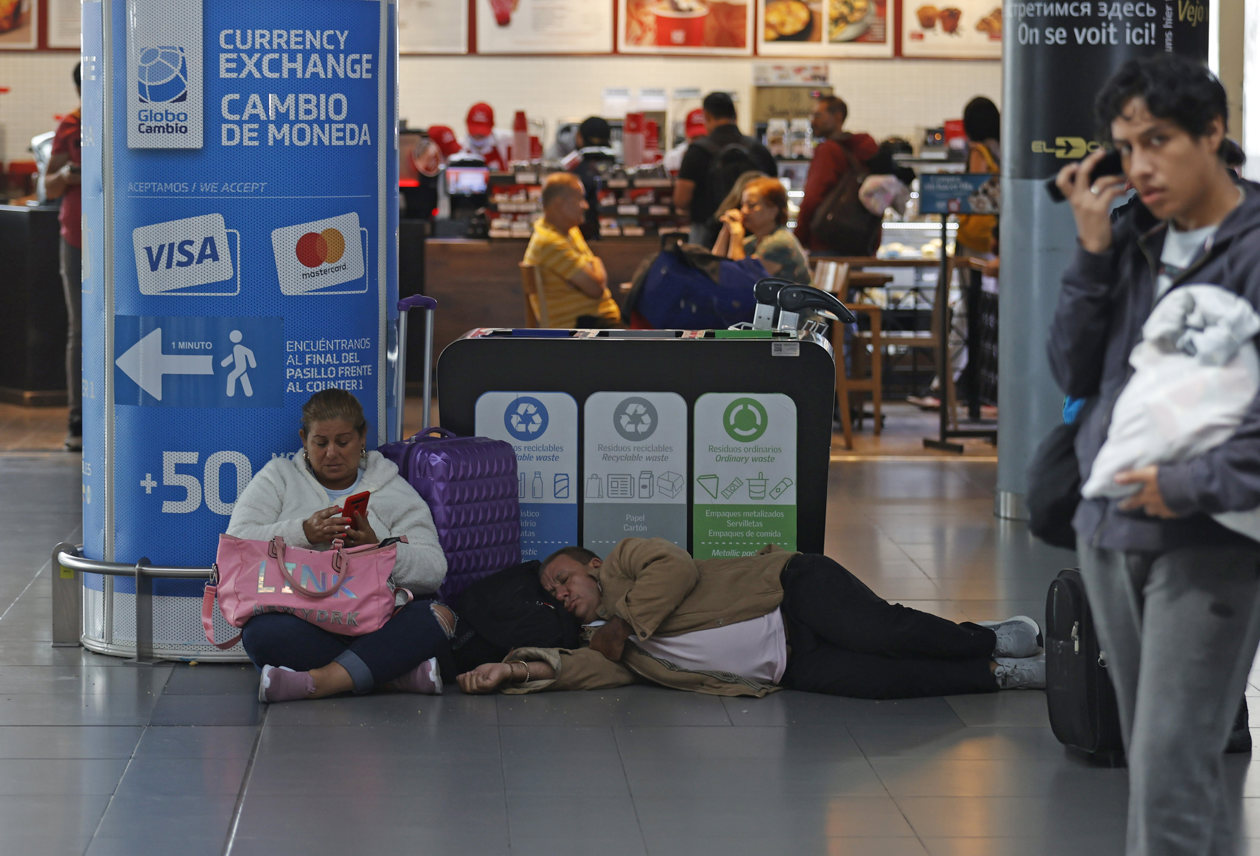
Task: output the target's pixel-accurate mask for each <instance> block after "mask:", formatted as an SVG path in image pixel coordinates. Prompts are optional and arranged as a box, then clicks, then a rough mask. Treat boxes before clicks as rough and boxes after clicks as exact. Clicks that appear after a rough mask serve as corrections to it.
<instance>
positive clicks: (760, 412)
mask: <svg viewBox="0 0 1260 856" xmlns="http://www.w3.org/2000/svg"><path fill="white" fill-rule="evenodd" d="M769 423H770V418H769V415H768V414H767V413H766V408H765V406H763V405H762V403H761V402H760V401H757V400H756V399H755V398H737V399H735V400H734V401H732V402H731V403H730V404H729V405H727V407H726V412H724V413H723V414H722V427H724V428H725V429H726V433H727V435H728V436H729V437H730V438H731V439H732V440H738V441H739V442H741V443H751V442H752V441H753V440H756V439H757V438H758V437H760V436H761V435H762V434H764V433H766V428H768V427H769Z"/></svg>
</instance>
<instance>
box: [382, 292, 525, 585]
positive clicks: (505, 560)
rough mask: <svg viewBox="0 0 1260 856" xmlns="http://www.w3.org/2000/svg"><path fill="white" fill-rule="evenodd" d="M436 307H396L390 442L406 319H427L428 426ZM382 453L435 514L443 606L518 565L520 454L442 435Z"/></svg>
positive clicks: (398, 429)
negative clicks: (412, 314) (417, 315)
mask: <svg viewBox="0 0 1260 856" xmlns="http://www.w3.org/2000/svg"><path fill="white" fill-rule="evenodd" d="M436 306H437V301H436V300H434V299H433V298H431V297H425V296H423V295H414V296H412V297H407V298H404V299H402V300H400V301H399V302H398V310H399V319H398V327H399V331H398V333H399V335H398V341H399V357H398V371H397V372H396V374H395V380H396V383H397V386H396V388H395V396H396V398H395V400H396V401H398V402H399V403H400V404H399V406H398V408H397V420H396V423H395V426H394V431H393V436H394V437H402V411H403V408H402V406H401V402H402V401H403V398H404V394H405V383H404V378H403V375H404V374H405V367H406V365H407V362H406V345H405V343H406V340H407V322H406V318H407V312H408V310H410V309H413V308H424V309H427V310H429V312H428V313H427V314H426V316H425V336H424V342H425V356H424V401H423V406H424V414H425V417H424V418H425V419H428V418H429V414H430V403H431V399H432V386H431V379H432V377H433V373H432V364H433V312H432V310H433V309H434V308H435V307H436ZM379 451H380V453H381V454H382V455H384V456H385V457H387V458H389V459H390V460H391V461H393V462H394V463H395V464H397V465H398V472H399V473H400V474H401V475H402V477H403V478H405V479H406V480H407V482H408V483H409V484H410V485H411V486H412V487H414V488H415V489H416V492H417V493H419V494H420V496H421V497H423V498H424V501H425V503H426V504H428V506H429V511H430V512H432V514H433V523H434V525H435V526H436V527H437V532H438V540H439V541H440V542H441V544H442V551H443V552H444V553H445V554H446V565H447V570H446V580H445V581H444V582H443V583H442V587H441V588H440V589H438V597H439V599H441V600H443V601H445V602H447V603H450V601H451V599H453V598H454V597H455V596H456V595H457V594H459V593H460V592H461V591H463V590H464V589H465V588H466V587H467V586H468V585H469V584H470V583H472V582H475V581H476V580H479V579H481V578H482V577H484V576H488V575H490V574H492V573H494V572H495V571H498V570H501V569H502V568H506V567H510V566H511V565H515V564H518V563H519V562H520V561H521V512H520V501H519V500H518V499H517V490H518V484H517V477H516V453H515V452H514V451H513V449H512V445H511V444H510V443H507V442H504V441H503V440H492V439H490V438H488V437H456V436H455V435H454V434H452V433H451V432H450V431H447V430H445V429H442V428H425V429H424V430H422V431H419V432H417V433H416V434H414V435H412V436H411V437H409V438H407V439H406V440H397V441H395V442H392V443H386V444H384V445H383V446H381V447H380V449H379Z"/></svg>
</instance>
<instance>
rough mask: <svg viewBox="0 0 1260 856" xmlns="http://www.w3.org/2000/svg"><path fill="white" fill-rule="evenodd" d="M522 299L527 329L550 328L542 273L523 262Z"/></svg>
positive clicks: (521, 266) (521, 265)
mask: <svg viewBox="0 0 1260 856" xmlns="http://www.w3.org/2000/svg"><path fill="white" fill-rule="evenodd" d="M520 268H521V298H522V299H523V300H524V303H525V326H526V327H550V326H551V319H550V317H549V316H548V314H547V296H546V295H545V294H544V293H543V284H542V271H540V270H539V269H538V268H536V267H534V266H533V265H531V264H528V263H526V262H521V264H520Z"/></svg>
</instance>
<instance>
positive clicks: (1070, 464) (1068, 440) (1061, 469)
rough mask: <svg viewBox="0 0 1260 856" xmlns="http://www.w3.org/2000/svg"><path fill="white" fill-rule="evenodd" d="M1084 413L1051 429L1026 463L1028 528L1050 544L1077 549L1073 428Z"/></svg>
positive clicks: (1077, 478)
mask: <svg viewBox="0 0 1260 856" xmlns="http://www.w3.org/2000/svg"><path fill="white" fill-rule="evenodd" d="M1082 421H1084V420H1083V414H1082V415H1078V416H1077V418H1076V420H1075V421H1073V422H1071V423H1060V424H1058V425H1056V426H1054V428H1053V429H1051V431H1050V433H1049V434H1047V435H1046V437H1045V439H1044V440H1042V441H1041V444H1040V445H1039V446H1037V451H1036V452H1034V453H1033V458H1032V463H1030V464H1029V465H1028V495H1027V501H1028V529H1029V531H1031V532H1032V534H1033V535H1036V536H1037V537H1038V538H1040V539H1041V540H1042V541H1045V542H1046V543H1047V544H1050V545H1051V546H1053V547H1065V548H1067V549H1069V550H1074V549H1076V530H1074V529H1073V528H1072V516H1073V515H1074V514H1076V506H1077V505H1078V504H1080V501H1081V467H1080V462H1079V461H1078V460H1077V458H1076V432H1077V431H1078V430H1079V429H1080V424H1081V422H1082Z"/></svg>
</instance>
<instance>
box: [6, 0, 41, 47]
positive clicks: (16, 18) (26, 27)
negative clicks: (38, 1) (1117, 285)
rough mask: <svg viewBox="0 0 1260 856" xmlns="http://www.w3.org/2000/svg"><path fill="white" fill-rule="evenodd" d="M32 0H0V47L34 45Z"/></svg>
mask: <svg viewBox="0 0 1260 856" xmlns="http://www.w3.org/2000/svg"><path fill="white" fill-rule="evenodd" d="M34 9H35V3H34V0H0V48H33V47H35V11H34Z"/></svg>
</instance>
